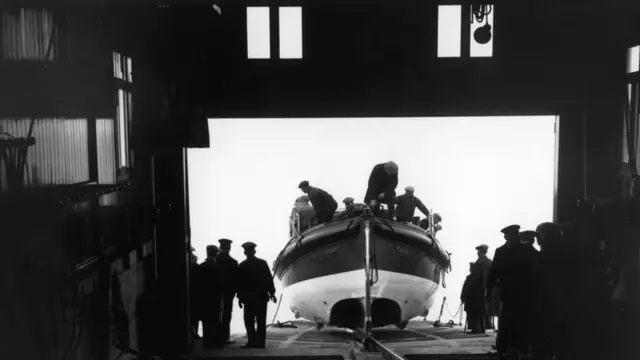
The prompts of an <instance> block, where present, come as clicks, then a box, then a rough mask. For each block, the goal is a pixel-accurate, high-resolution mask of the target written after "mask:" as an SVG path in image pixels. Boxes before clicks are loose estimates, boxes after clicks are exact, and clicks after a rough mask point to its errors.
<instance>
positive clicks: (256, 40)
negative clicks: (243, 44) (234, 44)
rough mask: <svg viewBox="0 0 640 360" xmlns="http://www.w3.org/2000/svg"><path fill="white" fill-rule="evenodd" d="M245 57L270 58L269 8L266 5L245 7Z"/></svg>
mask: <svg viewBox="0 0 640 360" xmlns="http://www.w3.org/2000/svg"><path fill="white" fill-rule="evenodd" d="M247 57H248V58H249V59H269V58H271V37H270V28H269V8H268V7H266V6H260V7H247Z"/></svg>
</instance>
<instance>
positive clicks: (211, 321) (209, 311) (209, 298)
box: [200, 245, 224, 349]
mask: <svg viewBox="0 0 640 360" xmlns="http://www.w3.org/2000/svg"><path fill="white" fill-rule="evenodd" d="M219 253H220V249H218V247H217V246H215V245H209V246H207V259H206V260H205V262H203V263H202V264H200V273H201V277H200V279H201V280H202V298H203V304H204V308H203V309H202V335H203V336H202V337H203V341H202V343H203V346H204V348H205V349H213V348H222V347H223V343H224V339H223V338H222V326H221V325H222V306H223V305H222V281H221V276H220V273H219V270H218V266H217V264H216V258H217V257H218V254H219Z"/></svg>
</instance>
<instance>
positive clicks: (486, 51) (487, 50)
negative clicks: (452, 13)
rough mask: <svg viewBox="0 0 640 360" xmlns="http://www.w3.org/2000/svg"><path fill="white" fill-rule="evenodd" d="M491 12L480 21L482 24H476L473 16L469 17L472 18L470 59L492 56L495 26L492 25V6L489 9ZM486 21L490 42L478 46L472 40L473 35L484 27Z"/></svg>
mask: <svg viewBox="0 0 640 360" xmlns="http://www.w3.org/2000/svg"><path fill="white" fill-rule="evenodd" d="M489 10H490V11H491V12H490V13H489V14H488V15H487V16H485V18H484V19H482V23H478V21H477V20H476V19H475V17H474V16H473V14H471V17H472V18H473V23H472V24H470V25H471V42H470V43H471V48H470V49H469V55H470V56H471V57H491V56H493V33H494V30H495V26H494V23H493V5H492V6H491V8H489ZM487 20H489V25H491V40H489V42H488V43H486V44H478V42H476V40H475V38H474V33H475V31H476V30H477V29H479V28H481V27H483V26H485V25H486V24H487Z"/></svg>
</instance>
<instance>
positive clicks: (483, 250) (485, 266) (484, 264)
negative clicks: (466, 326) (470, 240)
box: [475, 245, 500, 329]
mask: <svg viewBox="0 0 640 360" xmlns="http://www.w3.org/2000/svg"><path fill="white" fill-rule="evenodd" d="M488 251H489V246H487V245H478V246H476V252H477V254H478V260H476V262H475V264H476V266H477V267H478V269H479V270H480V272H481V273H482V286H483V290H484V292H486V290H487V282H488V281H489V273H490V272H491V265H492V264H493V261H491V259H489V257H487V252H488ZM496 300H499V299H492V301H487V302H485V310H486V311H485V316H484V320H485V328H486V329H493V322H492V321H491V319H492V318H493V316H498V312H499V310H500V303H499V302H497V301H496ZM492 305H493V306H492ZM492 310H493V311H492ZM494 314H495V315H494Z"/></svg>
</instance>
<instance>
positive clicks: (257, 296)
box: [191, 239, 276, 349]
mask: <svg viewBox="0 0 640 360" xmlns="http://www.w3.org/2000/svg"><path fill="white" fill-rule="evenodd" d="M218 242H219V243H220V247H217V246H215V245H209V246H207V259H206V260H205V261H204V262H203V263H202V264H199V265H198V263H197V258H196V257H195V256H193V257H192V263H191V264H192V269H191V278H192V281H191V289H192V291H191V314H192V316H191V322H192V325H193V326H194V329H193V330H194V335H195V334H197V327H198V322H199V321H202V330H203V346H204V348H206V349H213V348H222V347H224V345H229V344H233V343H234V341H233V340H231V339H230V335H231V333H230V330H231V329H230V326H231V317H232V312H233V301H234V299H235V298H236V296H237V298H238V303H239V305H240V308H243V309H244V325H245V328H246V331H247V338H248V341H247V344H246V345H245V346H243V347H244V348H264V347H265V342H266V331H267V330H266V326H267V304H268V302H269V300H272V301H273V302H276V297H275V292H276V290H275V286H274V283H273V277H272V275H271V270H270V269H269V265H268V264H267V262H266V261H264V260H262V259H260V258H258V257H256V255H255V254H256V250H255V249H256V246H257V245H256V244H254V243H252V242H246V243H244V244H242V247H243V248H244V254H245V256H246V257H247V258H246V260H244V261H243V262H241V263H240V264H238V261H237V260H235V259H234V258H232V257H231V255H230V254H229V252H230V250H231V243H232V241H231V240H229V239H220V240H218Z"/></svg>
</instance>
